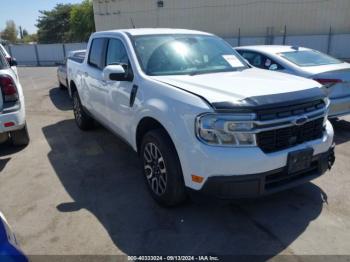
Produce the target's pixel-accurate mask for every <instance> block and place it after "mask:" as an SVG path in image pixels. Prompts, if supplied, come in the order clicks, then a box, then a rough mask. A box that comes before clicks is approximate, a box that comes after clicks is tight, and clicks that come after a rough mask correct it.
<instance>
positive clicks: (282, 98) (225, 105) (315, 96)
mask: <svg viewBox="0 0 350 262" xmlns="http://www.w3.org/2000/svg"><path fill="white" fill-rule="evenodd" d="M325 97H326V94H325V93H324V92H323V91H322V90H321V89H320V88H318V87H315V88H310V89H306V90H301V91H294V92H288V93H280V94H273V95H264V96H253V97H248V98H245V99H243V100H241V101H239V102H238V103H232V102H214V103H212V105H213V107H214V108H215V109H216V110H218V111H232V110H233V111H235V110H237V109H238V110H251V111H255V110H261V109H269V108H276V107H287V106H291V105H296V104H301V103H306V102H310V101H315V100H321V99H324V98H325Z"/></svg>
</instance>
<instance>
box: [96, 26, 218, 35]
mask: <svg viewBox="0 0 350 262" xmlns="http://www.w3.org/2000/svg"><path fill="white" fill-rule="evenodd" d="M113 33H127V34H130V35H132V36H140V35H164V34H187V35H212V34H209V33H206V32H202V31H196V30H188V29H173V28H134V29H119V30H109V31H101V32H97V33H95V34H94V35H103V34H113Z"/></svg>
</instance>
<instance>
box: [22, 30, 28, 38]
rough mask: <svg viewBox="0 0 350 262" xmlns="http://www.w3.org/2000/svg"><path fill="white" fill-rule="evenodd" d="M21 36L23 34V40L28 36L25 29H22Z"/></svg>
mask: <svg viewBox="0 0 350 262" xmlns="http://www.w3.org/2000/svg"><path fill="white" fill-rule="evenodd" d="M22 34H23V38H24V37H26V36H28V35H29V34H28V31H27V30H26V29H23V32H22Z"/></svg>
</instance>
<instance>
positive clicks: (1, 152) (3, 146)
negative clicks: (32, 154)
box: [0, 139, 26, 171]
mask: <svg viewBox="0 0 350 262" xmlns="http://www.w3.org/2000/svg"><path fill="white" fill-rule="evenodd" d="M24 148H26V146H14V145H12V143H11V141H10V139H8V141H6V142H3V143H0V157H3V156H8V155H12V154H16V153H18V152H20V151H22V150H23V149H24ZM0 171H1V170H0Z"/></svg>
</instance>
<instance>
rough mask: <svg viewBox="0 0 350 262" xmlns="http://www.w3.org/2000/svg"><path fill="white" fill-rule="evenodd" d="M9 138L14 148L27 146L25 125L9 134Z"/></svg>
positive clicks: (27, 137) (27, 134) (27, 136)
mask: <svg viewBox="0 0 350 262" xmlns="http://www.w3.org/2000/svg"><path fill="white" fill-rule="evenodd" d="M10 136H11V140H12V144H13V145H14V146H27V145H28V144H29V141H30V138H29V133H28V129H27V124H25V125H24V127H23V128H22V129H20V130H16V131H12V132H10Z"/></svg>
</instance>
